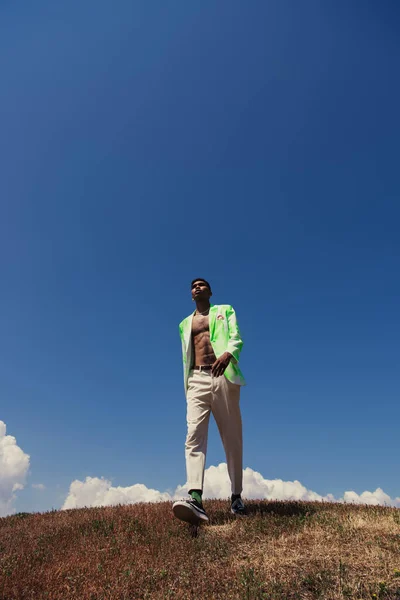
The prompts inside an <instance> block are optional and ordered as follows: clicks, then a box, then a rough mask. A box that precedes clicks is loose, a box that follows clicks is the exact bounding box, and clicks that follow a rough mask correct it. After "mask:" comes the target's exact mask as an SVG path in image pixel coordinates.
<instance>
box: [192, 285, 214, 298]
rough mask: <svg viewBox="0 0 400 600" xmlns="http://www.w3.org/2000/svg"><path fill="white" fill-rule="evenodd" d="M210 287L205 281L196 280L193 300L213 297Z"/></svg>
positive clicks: (193, 286)
mask: <svg viewBox="0 0 400 600" xmlns="http://www.w3.org/2000/svg"><path fill="white" fill-rule="evenodd" d="M211 295H212V294H211V291H210V288H209V287H208V285H207V284H206V283H204V281H195V282H194V283H193V285H192V298H193V300H209V299H210V297H211Z"/></svg>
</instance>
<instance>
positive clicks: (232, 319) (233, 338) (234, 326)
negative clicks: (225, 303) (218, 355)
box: [226, 306, 243, 363]
mask: <svg viewBox="0 0 400 600" xmlns="http://www.w3.org/2000/svg"><path fill="white" fill-rule="evenodd" d="M226 316H227V320H228V335H229V339H228V347H227V349H226V351H227V352H229V353H230V354H232V357H233V358H232V361H233V362H234V363H237V362H239V355H240V351H241V349H242V346H243V340H242V338H241V335H240V330H239V325H238V322H237V319H236V313H235V311H234V309H233V307H232V306H229V307H228V309H227V313H226Z"/></svg>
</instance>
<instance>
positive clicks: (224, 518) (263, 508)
mask: <svg viewBox="0 0 400 600" xmlns="http://www.w3.org/2000/svg"><path fill="white" fill-rule="evenodd" d="M245 506H246V516H245V517H236V516H235V515H232V514H230V513H229V512H227V510H226V507H225V506H218V508H217V509H216V510H214V511H213V513H214V514H213V515H212V519H211V522H212V524H214V525H223V524H226V523H230V522H232V521H235V520H238V519H239V520H242V519H243V520H246V518H252V517H268V516H278V517H299V518H300V519H302V518H306V517H309V516H310V515H312V514H314V513H315V512H316V508H315V506H313V504H312V503H311V502H299V501H295V500H293V501H292V500H286V501H280V500H245Z"/></svg>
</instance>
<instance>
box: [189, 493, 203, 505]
mask: <svg viewBox="0 0 400 600" xmlns="http://www.w3.org/2000/svg"><path fill="white" fill-rule="evenodd" d="M202 493H203V492H202V491H201V490H190V492H189V494H190V495H191V496H192V498H193V500H197V502H198V503H199V504H202V500H201V495H202Z"/></svg>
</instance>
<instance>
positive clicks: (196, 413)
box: [185, 371, 243, 494]
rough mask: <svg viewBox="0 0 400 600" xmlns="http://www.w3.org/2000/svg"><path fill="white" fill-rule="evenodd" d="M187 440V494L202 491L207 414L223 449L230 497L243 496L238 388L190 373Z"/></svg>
mask: <svg viewBox="0 0 400 600" xmlns="http://www.w3.org/2000/svg"><path fill="white" fill-rule="evenodd" d="M186 399H187V425H188V431H187V437H186V445H185V456H186V471H187V480H188V486H189V490H202V489H203V483H204V467H205V462H206V453H207V437H208V423H209V420H210V412H212V414H213V415H214V418H215V421H216V423H217V426H218V429H219V433H220V435H221V439H222V443H223V445H224V449H225V454H226V462H227V464H228V473H229V477H230V480H231V486H232V494H240V493H241V492H242V478H243V458H242V456H243V442H242V417H241V414H240V406H239V401H240V385H236V384H234V383H231V382H230V381H228V379H227V378H226V377H225V376H224V375H222V376H221V377H214V376H213V375H211V372H210V371H191V372H190V375H189V379H188V388H187V393H186Z"/></svg>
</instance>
